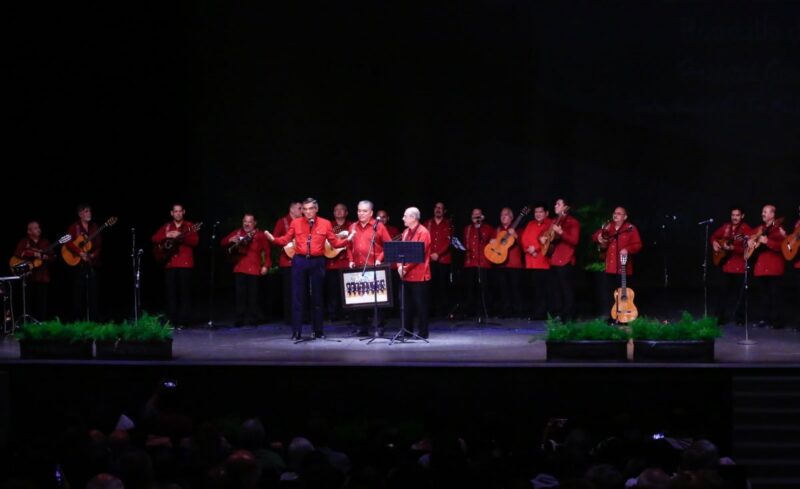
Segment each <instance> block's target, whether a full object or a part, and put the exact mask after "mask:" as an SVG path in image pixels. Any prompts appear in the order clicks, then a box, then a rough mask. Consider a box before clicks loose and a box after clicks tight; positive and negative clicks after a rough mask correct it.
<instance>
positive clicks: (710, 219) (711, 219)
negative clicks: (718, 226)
mask: <svg viewBox="0 0 800 489" xmlns="http://www.w3.org/2000/svg"><path fill="white" fill-rule="evenodd" d="M712 222H714V218H713V217H709V218H708V219H706V220H705V221H700V222H698V223H697V225H698V226H702V225H703V224H711V223H712Z"/></svg>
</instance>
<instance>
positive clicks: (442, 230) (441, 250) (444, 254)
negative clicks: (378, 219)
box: [392, 217, 455, 265]
mask: <svg viewBox="0 0 800 489" xmlns="http://www.w3.org/2000/svg"><path fill="white" fill-rule="evenodd" d="M425 228H426V229H427V230H428V232H429V234H430V236H431V253H436V254H437V255H439V259H438V260H437V261H438V262H439V263H441V264H442V265H449V264H451V263H452V262H453V256H452V255H451V254H450V239H451V238H452V237H453V234H455V229H454V228H453V223H452V222H451V221H450V219H448V218H446V217H445V218H442V222H440V223H438V224H437V223H436V219H433V218H431V219H428V220H427V221H425ZM392 236H394V235H392Z"/></svg>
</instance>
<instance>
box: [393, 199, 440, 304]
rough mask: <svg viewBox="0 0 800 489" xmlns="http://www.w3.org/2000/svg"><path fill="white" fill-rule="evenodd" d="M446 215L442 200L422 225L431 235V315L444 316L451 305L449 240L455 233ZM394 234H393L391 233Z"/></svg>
mask: <svg viewBox="0 0 800 489" xmlns="http://www.w3.org/2000/svg"><path fill="white" fill-rule="evenodd" d="M446 216H447V208H446V207H445V205H444V202H437V203H436V204H435V205H434V206H433V217H432V218H430V219H428V220H427V221H425V224H424V227H425V228H426V229H427V230H428V231H429V232H430V235H431V288H432V289H433V304H434V310H433V315H434V316H435V317H444V316H447V314H448V313H449V312H450V308H451V306H452V300H453V298H452V297H451V291H452V279H451V277H452V264H453V256H452V255H451V253H450V240H451V239H452V237H453V236H454V235H455V228H454V227H453V222H452V221H451V220H450V218H448V217H446ZM393 236H394V235H393Z"/></svg>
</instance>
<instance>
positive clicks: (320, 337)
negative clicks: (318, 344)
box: [311, 333, 326, 340]
mask: <svg viewBox="0 0 800 489" xmlns="http://www.w3.org/2000/svg"><path fill="white" fill-rule="evenodd" d="M325 338H326V336H325V334H324V333H313V334H312V335H311V339H314V340H324V339H325Z"/></svg>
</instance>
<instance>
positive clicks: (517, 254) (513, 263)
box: [495, 224, 525, 268]
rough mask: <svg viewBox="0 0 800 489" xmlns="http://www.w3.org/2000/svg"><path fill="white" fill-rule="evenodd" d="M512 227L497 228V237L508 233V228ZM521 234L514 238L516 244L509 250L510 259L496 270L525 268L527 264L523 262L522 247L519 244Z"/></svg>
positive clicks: (497, 266) (496, 266)
mask: <svg viewBox="0 0 800 489" xmlns="http://www.w3.org/2000/svg"><path fill="white" fill-rule="evenodd" d="M509 227H510V226H503V225H502V224H501V225H500V226H497V229H496V230H495V236H498V235H499V234H500V231H506V232H508V228H509ZM519 238H520V236H519V234H518V235H516V237H515V238H514V244H513V245H512V246H511V247H510V248H509V249H508V259H507V260H506V261H504V262H503V263H501V264H499V265H495V268H525V264H524V263H523V261H522V246H521V245H520V242H519Z"/></svg>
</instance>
